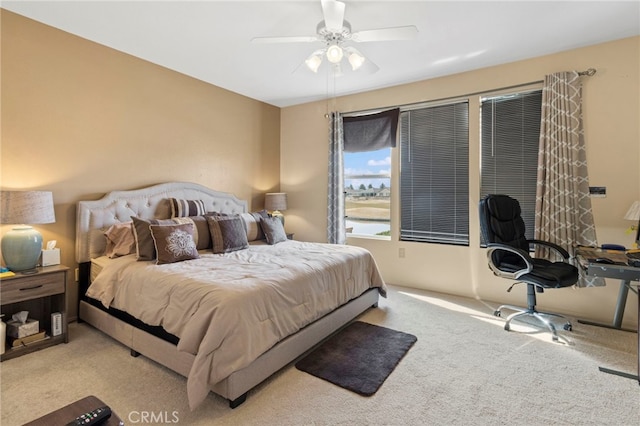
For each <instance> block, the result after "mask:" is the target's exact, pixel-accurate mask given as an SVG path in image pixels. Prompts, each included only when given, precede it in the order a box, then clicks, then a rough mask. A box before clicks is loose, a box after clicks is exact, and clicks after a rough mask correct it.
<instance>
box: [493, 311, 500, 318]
mask: <svg viewBox="0 0 640 426" xmlns="http://www.w3.org/2000/svg"><path fill="white" fill-rule="evenodd" d="M493 316H494V317H501V316H502V312H500V311H493Z"/></svg>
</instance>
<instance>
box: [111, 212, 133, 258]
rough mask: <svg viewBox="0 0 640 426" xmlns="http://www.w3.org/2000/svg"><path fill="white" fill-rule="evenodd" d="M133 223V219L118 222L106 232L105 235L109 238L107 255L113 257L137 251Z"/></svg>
mask: <svg viewBox="0 0 640 426" xmlns="http://www.w3.org/2000/svg"><path fill="white" fill-rule="evenodd" d="M132 223H133V222H131V221H129V222H121V223H116V224H114V225H111V226H110V227H109V229H107V230H106V231H105V232H104V236H105V237H106V238H107V246H106V248H105V251H104V254H105V256H107V257H109V258H111V259H113V258H114V257H119V256H126V255H128V254H131V253H135V252H136V239H135V237H134V236H133V228H132Z"/></svg>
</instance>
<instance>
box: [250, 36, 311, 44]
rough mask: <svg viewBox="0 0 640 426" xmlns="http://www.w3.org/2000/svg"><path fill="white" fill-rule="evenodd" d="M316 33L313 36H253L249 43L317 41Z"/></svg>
mask: <svg viewBox="0 0 640 426" xmlns="http://www.w3.org/2000/svg"><path fill="white" fill-rule="evenodd" d="M319 40H320V38H318V36H317V35H313V36H283V37H254V38H252V39H251V43H261V44H262V43H309V42H313V41H319Z"/></svg>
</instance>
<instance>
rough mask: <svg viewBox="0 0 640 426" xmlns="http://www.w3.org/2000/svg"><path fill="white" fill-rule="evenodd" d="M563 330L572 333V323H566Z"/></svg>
mask: <svg viewBox="0 0 640 426" xmlns="http://www.w3.org/2000/svg"><path fill="white" fill-rule="evenodd" d="M563 328H564V329H565V330H567V331H572V330H573V326H572V325H571V323H570V322H568V323H566V324H565V325H564V326H563Z"/></svg>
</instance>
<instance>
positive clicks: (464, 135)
mask: <svg viewBox="0 0 640 426" xmlns="http://www.w3.org/2000/svg"><path fill="white" fill-rule="evenodd" d="M400 166H401V169H400V208H401V226H400V239H401V240H403V241H419V242H434V243H448V244H460V245H468V244H469V105H468V103H467V101H464V102H456V103H452V104H447V105H439V106H431V107H425V108H419V109H414V110H410V111H403V112H401V114H400Z"/></svg>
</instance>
